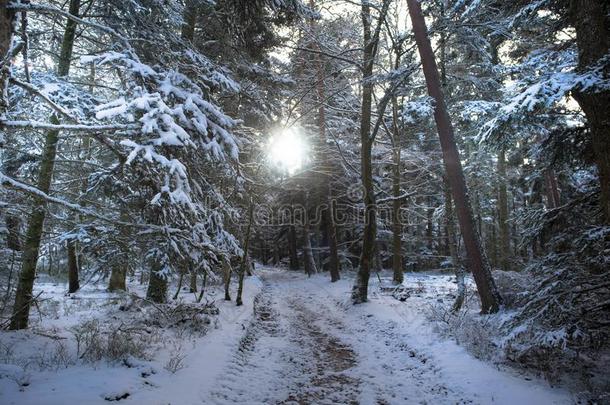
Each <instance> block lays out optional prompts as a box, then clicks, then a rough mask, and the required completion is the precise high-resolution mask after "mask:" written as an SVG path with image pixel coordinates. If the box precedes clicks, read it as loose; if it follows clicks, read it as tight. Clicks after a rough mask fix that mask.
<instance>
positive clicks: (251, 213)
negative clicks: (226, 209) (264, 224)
mask: <svg viewBox="0 0 610 405" xmlns="http://www.w3.org/2000/svg"><path fill="white" fill-rule="evenodd" d="M253 216H254V201H253V200H252V199H250V206H249V207H248V225H247V226H246V235H245V240H244V254H243V256H242V258H241V263H240V266H239V284H238V286H237V298H236V299H235V305H237V306H240V305H242V304H243V301H242V298H241V296H242V293H243V291H244V277H245V276H246V272H247V271H248V248H249V247H250V231H251V230H252V219H253Z"/></svg>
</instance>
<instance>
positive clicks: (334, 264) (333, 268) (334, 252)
mask: <svg viewBox="0 0 610 405" xmlns="http://www.w3.org/2000/svg"><path fill="white" fill-rule="evenodd" d="M309 6H310V8H311V9H312V10H315V8H316V4H315V0H309ZM309 27H310V30H311V35H312V41H313V46H314V48H315V49H316V50H317V51H320V46H319V44H318V42H317V41H318V38H317V27H316V22H315V20H314V19H310V20H309ZM314 58H315V66H316V92H317V102H318V131H319V143H320V161H321V163H322V167H321V168H320V171H321V173H322V179H321V185H322V190H323V195H324V199H325V200H326V204H327V205H328V207H327V208H326V209H325V210H324V219H325V223H326V239H327V241H328V247H329V262H328V266H329V271H330V281H331V282H333V283H334V282H335V281H338V280H339V279H340V278H341V275H340V273H339V250H338V248H337V228H336V224H335V218H334V213H333V207H334V206H335V204H334V203H333V198H332V193H331V184H330V182H331V170H332V167H331V164H330V158H329V154H328V150H327V148H328V146H327V139H326V111H325V108H324V101H325V99H326V96H325V90H326V89H325V87H324V69H323V65H322V60H321V56H320V53H319V52H318V53H315V54H314Z"/></svg>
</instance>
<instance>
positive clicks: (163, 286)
mask: <svg viewBox="0 0 610 405" xmlns="http://www.w3.org/2000/svg"><path fill="white" fill-rule="evenodd" d="M162 270H163V266H162V265H161V263H160V262H159V261H158V260H155V259H154V258H153V259H151V263H150V279H149V280H148V289H147V290H146V298H147V299H149V300H151V301H152V302H155V303H157V304H164V303H165V302H166V301H167V280H166V279H165V278H164V277H163V275H161V271H162Z"/></svg>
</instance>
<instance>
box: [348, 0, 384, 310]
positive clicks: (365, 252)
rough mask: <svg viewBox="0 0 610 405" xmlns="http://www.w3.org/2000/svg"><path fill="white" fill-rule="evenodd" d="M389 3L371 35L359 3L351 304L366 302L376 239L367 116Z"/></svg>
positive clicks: (368, 16) (365, 5) (364, 7)
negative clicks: (357, 190) (358, 236)
mask: <svg viewBox="0 0 610 405" xmlns="http://www.w3.org/2000/svg"><path fill="white" fill-rule="evenodd" d="M388 6H389V2H388V1H384V2H383V6H382V9H381V11H380V15H379V22H378V25H377V29H376V30H375V33H374V34H372V33H371V8H370V5H369V3H368V2H365V1H363V2H362V11H361V17H362V28H363V32H364V52H363V67H362V108H361V113H360V143H361V152H360V175H361V180H362V194H363V203H364V210H365V211H364V232H363V235H362V253H361V255H360V268H359V269H358V274H357V276H356V283H355V284H354V287H353V289H352V301H353V303H354V304H359V303H362V302H366V301H367V299H368V288H369V278H370V276H371V266H372V264H373V261H374V254H375V239H376V237H377V207H376V202H375V191H374V188H373V166H372V160H371V149H372V147H373V139H372V138H371V113H372V101H373V100H372V99H373V83H372V82H371V80H370V78H371V76H373V63H374V60H375V55H376V53H377V44H378V41H379V30H380V29H381V24H382V21H383V20H384V19H385V15H386V12H387V10H388Z"/></svg>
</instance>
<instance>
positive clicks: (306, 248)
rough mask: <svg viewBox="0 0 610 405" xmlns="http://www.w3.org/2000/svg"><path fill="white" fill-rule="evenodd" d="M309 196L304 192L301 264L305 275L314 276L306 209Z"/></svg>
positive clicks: (314, 267)
mask: <svg viewBox="0 0 610 405" xmlns="http://www.w3.org/2000/svg"><path fill="white" fill-rule="evenodd" d="M308 202H309V196H308V193H307V192H305V215H304V217H303V264H304V267H305V273H307V275H308V276H311V275H312V274H315V273H317V272H318V270H317V268H316V262H315V260H314V257H313V251H312V248H311V236H310V226H309V216H308V208H309V203H308Z"/></svg>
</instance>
